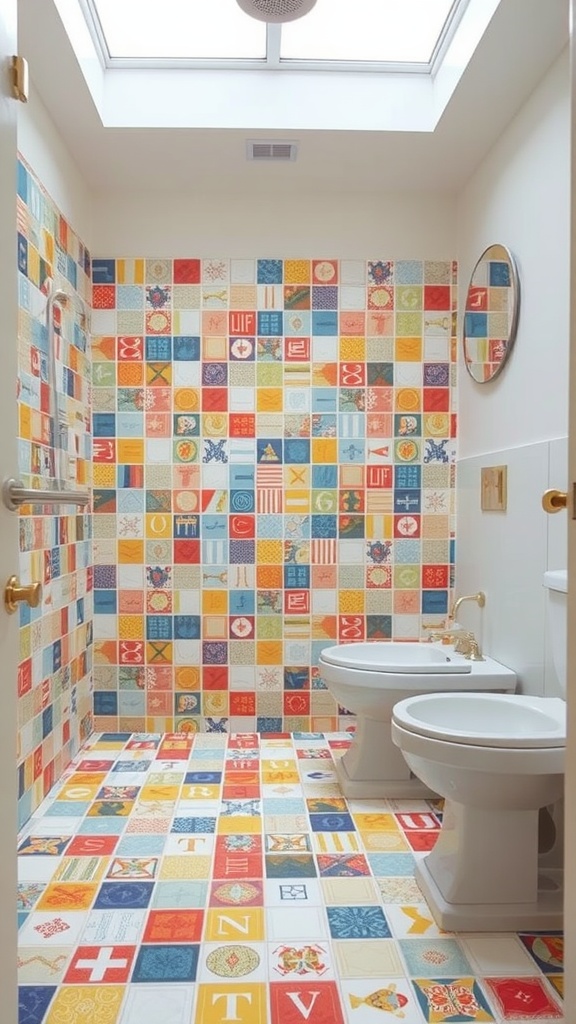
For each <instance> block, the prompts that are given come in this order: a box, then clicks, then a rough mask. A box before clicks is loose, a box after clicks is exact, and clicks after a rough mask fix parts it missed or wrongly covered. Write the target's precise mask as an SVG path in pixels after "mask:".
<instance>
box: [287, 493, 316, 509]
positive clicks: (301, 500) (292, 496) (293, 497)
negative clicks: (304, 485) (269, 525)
mask: <svg viewBox="0 0 576 1024" xmlns="http://www.w3.org/2000/svg"><path fill="white" fill-rule="evenodd" d="M284 511H285V512H286V513H290V512H293V513H295V514H300V513H304V512H310V511H311V502H310V491H308V490H306V491H303V490H287V491H285V492H284Z"/></svg>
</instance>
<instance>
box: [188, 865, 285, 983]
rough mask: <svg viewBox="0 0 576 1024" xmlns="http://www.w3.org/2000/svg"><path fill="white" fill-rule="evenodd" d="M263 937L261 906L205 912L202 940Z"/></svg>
mask: <svg viewBox="0 0 576 1024" xmlns="http://www.w3.org/2000/svg"><path fill="white" fill-rule="evenodd" d="M181 859H182V858H181ZM264 938H265V935H264V910H263V908H262V907H226V908H224V909H220V908H218V909H213V910H208V911H207V913H206V925H205V931H204V942H223V941H234V942H261V941H262V940H263V939H264ZM226 987H227V988H228V986H226Z"/></svg>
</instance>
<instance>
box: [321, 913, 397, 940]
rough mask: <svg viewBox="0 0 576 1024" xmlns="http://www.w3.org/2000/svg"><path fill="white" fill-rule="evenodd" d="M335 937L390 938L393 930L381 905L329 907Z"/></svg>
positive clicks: (330, 922) (329, 922) (329, 917)
mask: <svg viewBox="0 0 576 1024" xmlns="http://www.w3.org/2000/svg"><path fill="white" fill-rule="evenodd" d="M326 912H327V914H328V924H329V926H330V935H331V936H332V938H333V939H389V938H391V934H392V933H391V931H390V929H389V927H388V922H387V920H386V918H385V916H384V912H383V910H382V909H381V908H380V907H327V909H326Z"/></svg>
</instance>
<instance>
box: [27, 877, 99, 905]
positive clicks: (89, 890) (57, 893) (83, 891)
mask: <svg viewBox="0 0 576 1024" xmlns="http://www.w3.org/2000/svg"><path fill="white" fill-rule="evenodd" d="M98 889H99V883H98V882H51V883H50V884H49V885H47V886H46V888H45V890H44V892H43V893H42V895H41V897H40V899H39V900H38V903H37V904H36V906H35V908H34V909H35V910H51V911H54V910H60V911H64V910H66V911H69V910H88V909H89V908H90V907H91V906H92V903H93V901H94V898H95V896H96V892H97V890H98Z"/></svg>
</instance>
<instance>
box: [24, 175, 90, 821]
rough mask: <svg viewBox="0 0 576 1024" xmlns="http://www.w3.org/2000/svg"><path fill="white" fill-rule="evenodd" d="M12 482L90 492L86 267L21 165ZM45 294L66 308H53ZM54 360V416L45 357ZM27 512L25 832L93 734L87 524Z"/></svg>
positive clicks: (78, 518)
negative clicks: (31, 601)
mask: <svg viewBox="0 0 576 1024" xmlns="http://www.w3.org/2000/svg"><path fill="white" fill-rule="evenodd" d="M17 180H18V200H17V224H18V270H19V307H20V308H19V327H18V352H19V379H18V396H19V400H18V407H19V408H18V412H19V444H18V453H19V467H18V470H19V475H20V477H21V479H22V481H23V483H24V485H25V486H27V487H34V486H44V487H46V486H53V481H54V478H59V479H61V480H63V481H64V483H65V486H67V487H69V488H71V489H80V490H85V489H86V488H88V487H89V484H90V476H91V421H90V395H89V391H90V353H89V347H88V330H89V324H88V316H89V306H88V305H87V303H89V302H90V256H89V254H88V252H87V250H86V248H85V247H84V245H83V244H82V242H81V240H80V239H79V237H78V235H77V234H76V233H75V232H74V231H73V229H72V227H71V226H70V224H69V223H68V222H67V221H66V219H65V218H64V217H63V216H62V214H61V213H60V212H59V211H58V209H57V208H56V206H55V204H54V202H53V201H52V200H51V198H50V197H49V196H48V195H47V193H46V192H45V191H44V190H43V188H42V187H41V185H40V184H39V182H38V181H37V179H36V178H35V177H34V174H33V173H32V171H31V170H30V169H29V168H28V167H27V166H26V164H25V163H24V162H23V161H19V163H18V179H17ZM50 287H52V288H53V289H54V290H63V291H64V292H66V293H67V294H68V296H69V297H70V301H69V302H68V305H67V307H66V308H61V306H60V305H58V304H56V305H55V306H54V329H55V339H54V340H55V345H54V344H52V342H51V339H50V336H49V330H48V324H47V308H46V307H47V294H48V291H49V289H50ZM54 348H55V350H56V351H55V354H56V370H55V373H56V381H57V391H58V396H59V397H58V402H57V408H56V405H55V403H54V400H53V389H52V388H51V386H50V385H51V376H52V374H51V369H50V366H51V359H50V353H51V352H54ZM52 512H53V508H51V507H49V506H42V505H33V506H28V507H25V508H23V509H22V514H21V516H20V577H21V579H23V580H25V581H27V580H40V581H41V583H42V586H43V597H42V603H41V606H40V607H38V608H29V607H28V605H25V604H21V605H20V612H19V614H20V627H21V628H20V658H21V660H20V666H19V671H18V785H19V816H20V822H21V823H22V822H24V821H25V820H26V819H27V817H28V816H29V815H30V814H31V813H32V812H33V811H34V810H35V809H36V807H37V806H38V805H39V804H40V802H41V801H42V799H43V798H44V797H45V796H46V794H47V793H48V792H49V790H50V787H51V786H52V784H53V783H54V780H55V779H58V778H59V777H60V775H61V774H62V771H63V769H64V768H65V767H66V765H67V764H68V762H69V761H70V759H71V757H72V756H73V755H74V754H75V753H76V752H77V750H78V749H79V747H80V746H81V744H82V743H83V741H84V740H85V739H86V738H87V737H88V736H89V735H90V733H91V731H92V695H91V675H90V673H91V667H92V665H91V661H92V625H93V623H92V615H93V612H92V551H91V518H92V517H91V515H90V514H88V513H83V512H82V513H80V514H76V512H75V510H74V509H73V508H71V507H69V506H62V509H61V511H60V512H59V514H57V515H53V514H52Z"/></svg>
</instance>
